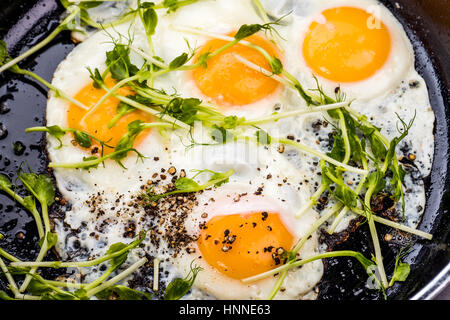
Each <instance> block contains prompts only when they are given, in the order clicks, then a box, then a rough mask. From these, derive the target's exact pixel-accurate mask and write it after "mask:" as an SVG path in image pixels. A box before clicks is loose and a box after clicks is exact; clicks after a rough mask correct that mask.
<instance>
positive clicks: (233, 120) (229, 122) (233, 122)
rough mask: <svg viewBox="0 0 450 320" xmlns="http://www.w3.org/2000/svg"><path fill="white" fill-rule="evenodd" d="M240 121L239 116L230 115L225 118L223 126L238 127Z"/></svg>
mask: <svg viewBox="0 0 450 320" xmlns="http://www.w3.org/2000/svg"><path fill="white" fill-rule="evenodd" d="M238 122H239V119H238V117H237V116H228V117H225V118H224V119H223V127H224V128H225V129H236V127H237V125H238Z"/></svg>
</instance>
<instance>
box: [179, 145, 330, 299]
mask: <svg viewBox="0 0 450 320" xmlns="http://www.w3.org/2000/svg"><path fill="white" fill-rule="evenodd" d="M201 151H202V152H200V150H196V151H195V150H191V152H192V157H191V156H189V155H188V158H189V159H191V160H190V161H189V163H190V165H191V166H195V165H196V164H197V163H198V162H197V161H196V159H198V160H200V159H203V161H201V163H202V165H203V167H204V168H207V169H209V168H210V169H212V170H214V169H216V168H218V167H220V168H226V169H228V168H231V169H234V170H235V174H234V175H233V176H232V177H230V181H229V182H228V183H227V184H225V185H223V186H221V187H218V188H217V189H215V190H208V191H205V192H203V193H202V194H201V195H199V196H198V197H197V201H198V205H197V206H196V207H195V208H194V210H193V211H192V212H191V213H190V215H189V217H188V219H187V221H186V230H187V232H188V234H190V235H193V236H194V237H195V238H196V239H198V240H197V241H196V242H195V243H194V244H193V246H192V248H193V249H194V250H191V251H189V252H188V253H186V252H185V253H182V254H181V255H180V256H179V257H177V258H176V259H175V263H174V265H175V266H176V268H177V269H178V270H179V272H181V274H187V273H188V272H189V268H190V263H191V262H192V261H193V260H194V261H195V263H196V264H197V265H198V266H200V267H202V268H203V270H204V271H202V272H200V273H199V274H198V278H197V280H196V283H195V285H194V286H195V288H196V290H194V292H193V293H192V296H191V297H192V298H195V299H199V298H201V297H202V295H204V293H207V294H209V295H211V296H213V297H216V298H218V299H265V298H267V297H268V296H269V294H270V292H271V290H272V289H273V287H274V285H275V283H276V281H277V277H269V278H268V279H264V280H261V281H258V282H254V283H251V284H244V283H242V282H241V280H242V279H244V278H247V277H251V276H255V275H258V274H260V273H263V272H265V271H269V270H271V269H273V268H274V267H276V266H279V265H280V263H281V262H282V261H283V259H285V256H283V254H286V253H287V251H289V250H290V248H292V247H293V246H294V245H295V244H296V243H297V242H298V241H299V240H300V239H301V238H302V237H304V236H305V234H306V233H307V231H308V229H309V228H310V227H311V226H312V225H313V224H314V223H315V221H316V220H317V218H318V215H317V213H316V212H315V211H314V210H309V211H308V212H307V213H306V214H305V215H303V216H302V217H301V218H296V217H295V214H296V213H297V212H298V210H299V208H301V207H303V206H304V205H305V203H306V202H307V201H308V200H309V197H310V194H309V188H308V183H307V182H306V180H307V179H306V176H307V174H306V172H303V171H301V170H298V169H296V168H294V167H293V166H292V165H291V164H289V162H288V161H287V160H286V159H285V158H284V157H283V156H281V155H280V154H279V153H278V152H277V151H276V150H267V149H265V148H264V147H262V146H261V147H259V148H255V147H251V148H249V147H248V145H246V144H242V143H236V144H233V143H230V144H227V145H225V146H217V147H212V148H208V149H204V150H201ZM201 153H203V154H204V155H203V156H199V154H201ZM250 153H251V154H254V153H258V156H256V157H254V158H252V157H251V156H250ZM194 154H195V155H194ZM245 158H248V159H249V160H247V161H245ZM317 253H318V235H317V234H316V233H314V235H313V236H312V237H311V238H310V239H309V240H308V241H307V244H306V245H305V247H303V248H302V250H301V251H300V253H299V256H300V257H302V258H305V257H310V256H312V255H314V254H317ZM322 273H323V266H322V263H320V262H319V263H312V264H310V265H308V266H307V267H306V268H301V269H297V270H292V271H291V272H289V274H288V280H287V281H286V282H285V284H284V286H283V288H284V290H283V292H282V293H280V294H279V295H278V297H277V298H280V299H300V298H302V297H303V296H305V298H306V297H309V298H312V297H314V296H315V293H314V291H313V289H314V287H315V285H316V284H317V283H318V281H319V280H320V278H321V275H322ZM223 288H228V289H227V290H223Z"/></svg>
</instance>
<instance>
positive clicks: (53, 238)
mask: <svg viewBox="0 0 450 320" xmlns="http://www.w3.org/2000/svg"><path fill="white" fill-rule="evenodd" d="M57 242H58V235H57V234H56V233H53V232H48V233H47V250H50V249H51V248H53V247H54V246H55V245H56V243H57Z"/></svg>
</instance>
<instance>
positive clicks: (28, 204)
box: [23, 196, 36, 211]
mask: <svg viewBox="0 0 450 320" xmlns="http://www.w3.org/2000/svg"><path fill="white" fill-rule="evenodd" d="M23 204H24V207H25V209H27V210H29V211H33V210H35V209H36V200H35V198H34V197H33V196H26V197H25V198H23Z"/></svg>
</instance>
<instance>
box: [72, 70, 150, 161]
mask: <svg viewBox="0 0 450 320" xmlns="http://www.w3.org/2000/svg"><path fill="white" fill-rule="evenodd" d="M105 84H106V86H107V87H108V88H112V87H113V86H114V85H115V82H114V80H113V79H112V78H110V77H107V78H106V79H105ZM117 93H118V94H120V95H123V96H126V95H129V94H132V93H133V92H132V91H131V89H129V88H126V87H122V88H120V89H119V90H118V91H117ZM105 94H106V91H104V90H103V89H97V88H95V87H94V86H93V84H92V83H91V84H88V85H87V86H85V87H84V88H82V89H81V90H80V91H79V92H78V93H77V94H76V95H75V97H74V98H75V99H76V100H78V101H80V102H81V103H83V104H84V105H85V106H86V107H88V108H92V107H94V106H95V104H96V103H97V102H98V101H99V100H100V99H101V98H102V97H103V96H104V95H105ZM119 102H120V101H119V99H117V98H115V97H113V96H110V97H109V98H108V99H107V100H105V101H104V102H103V103H102V104H101V105H99V106H98V108H97V109H96V110H95V111H94V112H93V113H92V114H90V115H88V116H87V117H85V118H84V116H85V115H86V113H87V112H88V110H85V109H83V108H81V107H79V106H77V105H75V104H70V106H69V109H68V111H67V121H68V126H69V128H73V129H77V130H81V131H84V132H87V133H89V134H91V135H92V136H94V137H96V138H97V139H100V140H102V141H104V142H106V143H107V144H108V145H109V146H112V147H114V146H115V145H116V144H117V142H118V141H119V140H120V138H121V137H122V136H123V135H124V134H126V133H127V131H128V129H127V126H128V124H129V123H130V122H132V121H134V120H142V121H144V122H151V121H152V120H153V117H152V116H151V115H149V114H148V113H145V112H143V111H140V110H135V111H133V112H131V113H129V114H126V115H124V116H123V117H121V118H120V119H119V120H118V121H117V123H116V124H115V125H114V126H113V127H111V128H108V124H109V123H110V121H111V119H113V118H114V117H115V116H116V115H117V111H116V108H117V106H118V104H119ZM83 118H84V119H83ZM148 132H149V129H147V130H144V131H143V132H141V133H140V134H139V135H138V136H137V138H136V140H135V143H134V146H135V147H136V146H137V145H139V144H140V142H141V141H142V140H143V138H144V137H145V136H146V135H147V134H148ZM92 143H93V145H95V146H97V147H100V146H99V145H98V143H96V141H94V140H93V141H92ZM113 151H114V149H112V148H105V150H103V154H108V153H111V152H113Z"/></svg>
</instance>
